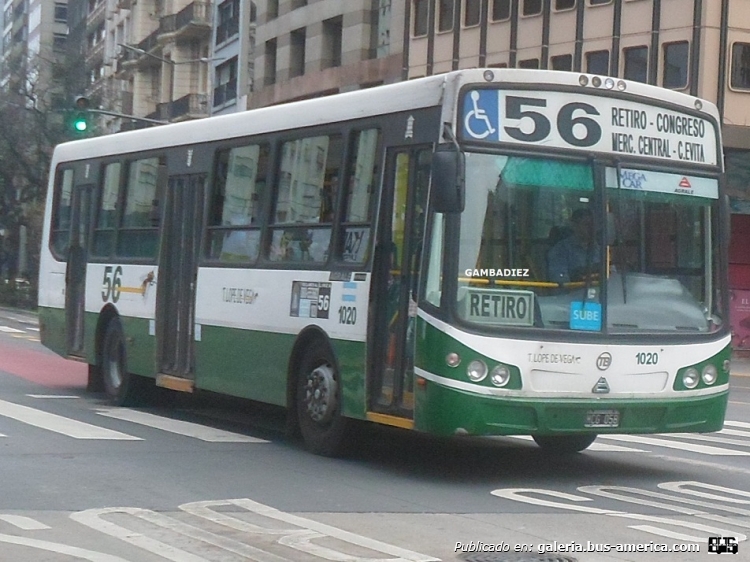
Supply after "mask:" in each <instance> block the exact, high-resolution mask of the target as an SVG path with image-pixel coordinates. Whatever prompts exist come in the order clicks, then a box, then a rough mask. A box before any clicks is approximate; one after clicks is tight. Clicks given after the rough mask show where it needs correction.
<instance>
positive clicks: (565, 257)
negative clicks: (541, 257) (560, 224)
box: [547, 208, 599, 283]
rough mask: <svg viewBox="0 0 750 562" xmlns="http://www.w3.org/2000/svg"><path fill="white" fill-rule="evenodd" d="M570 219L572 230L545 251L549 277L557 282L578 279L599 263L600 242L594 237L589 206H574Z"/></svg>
mask: <svg viewBox="0 0 750 562" xmlns="http://www.w3.org/2000/svg"><path fill="white" fill-rule="evenodd" d="M570 223H571V224H570V226H571V231H572V232H571V234H570V235H569V236H567V237H565V238H563V239H562V240H560V241H559V242H557V243H556V244H555V245H554V246H552V248H550V251H549V253H548V254H547V264H548V269H547V270H548V273H549V278H550V280H551V281H554V282H556V283H569V282H570V281H579V280H581V279H583V278H584V277H585V276H586V274H587V272H588V273H592V272H595V271H596V269H597V266H598V264H599V244H597V242H596V240H595V232H594V216H593V214H592V213H591V210H590V209H587V208H581V209H576V210H575V211H573V215H572V217H571V221H570ZM592 270H593V271H592Z"/></svg>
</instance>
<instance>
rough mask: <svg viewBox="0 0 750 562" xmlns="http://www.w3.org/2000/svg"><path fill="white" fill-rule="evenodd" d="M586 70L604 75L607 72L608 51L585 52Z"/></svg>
mask: <svg viewBox="0 0 750 562" xmlns="http://www.w3.org/2000/svg"><path fill="white" fill-rule="evenodd" d="M586 72H589V73H591V74H602V75H604V76H606V75H607V74H609V51H592V52H590V53H586Z"/></svg>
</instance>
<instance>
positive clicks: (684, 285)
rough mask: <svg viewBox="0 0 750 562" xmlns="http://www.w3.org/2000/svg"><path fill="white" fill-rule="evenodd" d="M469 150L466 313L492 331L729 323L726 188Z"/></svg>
mask: <svg viewBox="0 0 750 562" xmlns="http://www.w3.org/2000/svg"><path fill="white" fill-rule="evenodd" d="M604 176H605V178H606V180H605V182H604V185H600V184H601V182H597V181H596V180H595V177H596V174H595V173H594V167H593V165H592V164H591V163H590V162H581V161H573V160H565V159H556V158H536V157H526V156H523V157H520V156H507V155H500V154H487V153H476V152H468V153H466V208H465V210H464V211H463V214H462V218H461V227H460V242H459V246H460V247H459V263H458V266H459V270H458V291H457V295H456V298H457V313H458V316H459V317H460V318H461V319H462V320H463V321H466V322H468V323H473V324H477V325H481V326H483V327H486V328H504V327H514V328H521V327H525V328H528V329H553V330H573V331H586V332H606V333H610V334H625V333H645V332H656V333H678V332H685V333H691V332H692V333H708V332H714V331H716V330H718V329H719V327H720V326H721V325H722V322H723V319H722V318H721V313H720V310H721V308H720V306H719V305H720V297H721V294H720V291H719V287H720V284H719V283H718V281H717V280H718V273H719V272H718V271H717V270H718V263H719V260H718V246H717V239H718V221H717V217H718V181H717V180H716V179H715V178H707V177H697V176H693V175H688V176H684V175H680V174H675V173H668V172H666V171H664V172H661V171H652V170H639V169H635V168H615V167H609V168H606V169H605V174H604Z"/></svg>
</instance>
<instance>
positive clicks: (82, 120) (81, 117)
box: [72, 111, 89, 133]
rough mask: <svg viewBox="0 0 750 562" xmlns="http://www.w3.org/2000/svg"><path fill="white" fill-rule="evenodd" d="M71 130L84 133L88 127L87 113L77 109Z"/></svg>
mask: <svg viewBox="0 0 750 562" xmlns="http://www.w3.org/2000/svg"><path fill="white" fill-rule="evenodd" d="M72 126H73V130H74V131H75V132H76V133H85V132H86V131H87V130H88V128H89V115H88V113H86V112H85V111H79V112H77V113H76V114H75V115H74V116H73V121H72Z"/></svg>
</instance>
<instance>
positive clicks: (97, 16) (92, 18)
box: [86, 0, 107, 29]
mask: <svg viewBox="0 0 750 562" xmlns="http://www.w3.org/2000/svg"><path fill="white" fill-rule="evenodd" d="M106 8H107V2H105V0H100V1H99V2H98V3H96V4H94V5H93V6H92V3H91V2H89V13H88V14H87V15H86V27H87V28H88V29H91V28H92V27H96V25H97V24H98V23H99V22H101V21H103V20H104V13H105V12H106Z"/></svg>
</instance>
